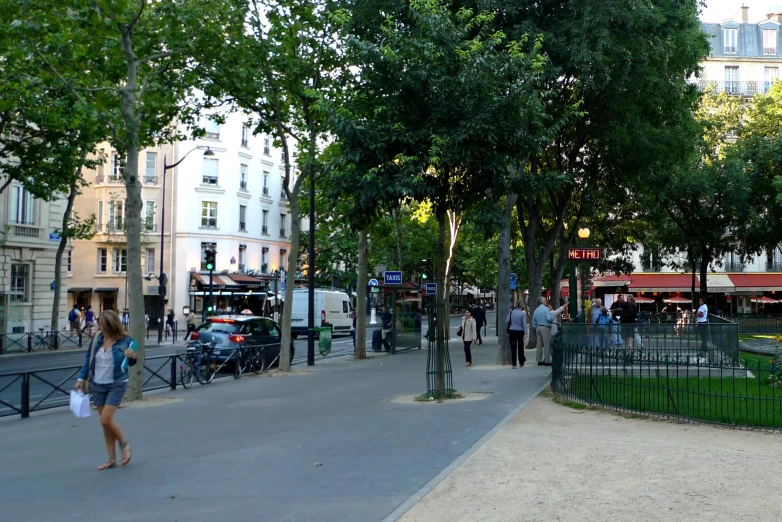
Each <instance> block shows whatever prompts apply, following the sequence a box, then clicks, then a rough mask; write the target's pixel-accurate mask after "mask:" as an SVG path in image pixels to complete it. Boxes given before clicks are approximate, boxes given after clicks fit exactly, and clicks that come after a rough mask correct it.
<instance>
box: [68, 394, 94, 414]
mask: <svg viewBox="0 0 782 522" xmlns="http://www.w3.org/2000/svg"><path fill="white" fill-rule="evenodd" d="M71 411H72V412H73V414H74V415H76V416H77V417H78V418H80V419H83V418H85V417H89V416H90V397H89V396H88V395H84V392H83V391H81V390H79V391H76V390H71Z"/></svg>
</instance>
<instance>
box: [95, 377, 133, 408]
mask: <svg viewBox="0 0 782 522" xmlns="http://www.w3.org/2000/svg"><path fill="white" fill-rule="evenodd" d="M127 388H128V383H127V381H125V382H115V383H112V384H98V383H97V382H93V383H92V386H91V387H90V393H91V394H92V402H93V403H94V404H95V407H96V408H101V407H103V406H105V405H106V404H108V405H109V406H117V407H119V405H120V403H121V402H122V398H123V397H124V396H125V390H126V389H127Z"/></svg>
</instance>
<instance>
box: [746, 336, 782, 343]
mask: <svg viewBox="0 0 782 522" xmlns="http://www.w3.org/2000/svg"><path fill="white" fill-rule="evenodd" d="M751 339H766V340H770V341H774V342H776V340H777V336H776V335H773V334H739V340H740V341H749V340H751Z"/></svg>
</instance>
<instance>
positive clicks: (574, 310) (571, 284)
mask: <svg viewBox="0 0 782 522" xmlns="http://www.w3.org/2000/svg"><path fill="white" fill-rule="evenodd" d="M568 292H569V293H570V299H568V301H569V302H570V317H576V316H577V315H578V296H577V295H576V294H578V283H577V282H576V264H575V263H570V276H568ZM552 297H554V296H552Z"/></svg>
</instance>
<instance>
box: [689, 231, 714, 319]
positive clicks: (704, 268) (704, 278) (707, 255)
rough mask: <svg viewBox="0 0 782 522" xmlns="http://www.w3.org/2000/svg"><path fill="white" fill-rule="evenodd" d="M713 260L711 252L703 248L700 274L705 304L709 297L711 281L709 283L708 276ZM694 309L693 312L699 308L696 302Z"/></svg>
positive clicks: (693, 303)
mask: <svg viewBox="0 0 782 522" xmlns="http://www.w3.org/2000/svg"><path fill="white" fill-rule="evenodd" d="M710 260H711V252H710V251H709V249H708V247H705V246H704V247H701V266H700V273H701V288H700V290H701V293H700V296H701V297H702V298H703V302H704V303H705V302H706V299H707V298H708V296H709V281H708V275H709V261H710ZM692 308H693V310H694V309H696V308H697V304H696V302H695V300H693V301H692Z"/></svg>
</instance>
